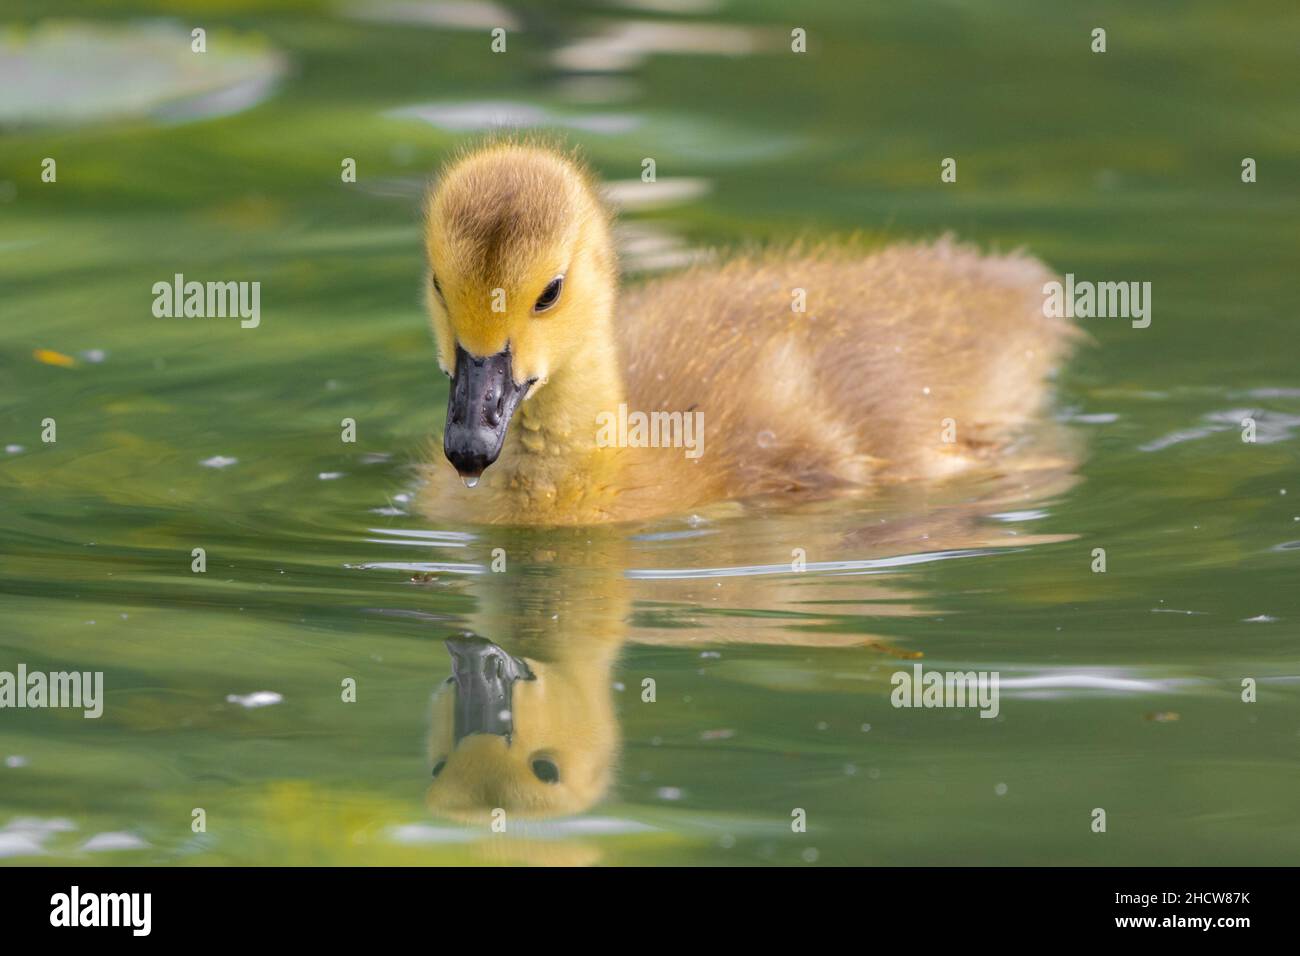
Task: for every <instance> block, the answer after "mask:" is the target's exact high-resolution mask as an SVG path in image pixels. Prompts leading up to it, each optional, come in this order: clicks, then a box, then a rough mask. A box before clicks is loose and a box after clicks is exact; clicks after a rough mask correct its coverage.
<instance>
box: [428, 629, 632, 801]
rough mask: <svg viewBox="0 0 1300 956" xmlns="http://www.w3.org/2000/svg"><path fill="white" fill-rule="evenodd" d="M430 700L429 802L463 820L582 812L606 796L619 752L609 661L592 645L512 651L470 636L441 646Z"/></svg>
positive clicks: (573, 643) (569, 643) (568, 644)
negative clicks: (440, 677)
mask: <svg viewBox="0 0 1300 956" xmlns="http://www.w3.org/2000/svg"><path fill="white" fill-rule="evenodd" d="M447 650H448V652H449V653H450V655H451V667H452V674H451V676H450V677H449V678H448V679H447V680H446V681H445V682H444V683H443V684H442V685H441V686H440V687H439V689H438V691H437V692H436V694H435V695H434V700H433V707H432V720H431V730H430V734H429V759H430V761H431V763H432V767H433V779H432V780H431V782H430V784H429V790H428V795H427V804H428V807H429V809H430V811H432V812H433V813H434V814H435V815H437V816H441V817H446V818H449V819H453V820H458V821H461V822H464V823H484V822H488V821H489V820H490V818H491V814H492V812H493V811H494V810H498V809H500V810H504V811H505V814H506V817H507V818H512V817H519V818H539V817H554V816H568V815H571V814H576V813H581V812H582V811H584V810H587V809H589V808H590V807H591V806H593V805H594V804H595V803H597V802H598V801H599V800H600V799H601V798H602V797H603V796H604V795H605V794H606V792H607V791H608V790H609V787H610V783H611V780H612V777H613V767H614V763H615V760H616V755H617V751H618V722H617V719H616V717H615V715H614V707H613V700H612V697H611V691H610V669H611V667H612V664H613V661H612V655H609V654H604V653H601V651H600V647H599V644H598V642H593V641H584V640H581V639H578V640H573V641H563V642H556V643H555V644H553V645H551V646H549V647H542V646H540V645H539V644H537V643H536V642H534V647H533V650H532V654H534V655H536V656H523V655H522V654H512V653H511V652H510V651H507V650H506V649H504V648H503V647H502V646H500V645H499V644H495V643H493V642H491V641H488V640H485V639H483V638H481V637H478V636H476V635H473V634H465V635H461V636H460V637H456V638H453V639H451V640H448V641H447Z"/></svg>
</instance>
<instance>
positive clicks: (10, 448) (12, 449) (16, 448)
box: [5, 445, 23, 455]
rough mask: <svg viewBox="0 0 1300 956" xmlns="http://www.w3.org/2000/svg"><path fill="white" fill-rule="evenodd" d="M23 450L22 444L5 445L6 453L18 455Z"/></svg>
mask: <svg viewBox="0 0 1300 956" xmlns="http://www.w3.org/2000/svg"><path fill="white" fill-rule="evenodd" d="M22 451H23V446H22V445H5V454H7V455H17V454H20V453H21V452H22Z"/></svg>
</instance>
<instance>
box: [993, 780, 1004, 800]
mask: <svg viewBox="0 0 1300 956" xmlns="http://www.w3.org/2000/svg"><path fill="white" fill-rule="evenodd" d="M993 792H994V793H996V794H997V795H998V796H999V797H1005V796H1006V795H1007V785H1006V784H1005V783H1000V784H998V785H997V786H996V787H994V788H993Z"/></svg>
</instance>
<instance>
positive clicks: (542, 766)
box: [533, 757, 560, 783]
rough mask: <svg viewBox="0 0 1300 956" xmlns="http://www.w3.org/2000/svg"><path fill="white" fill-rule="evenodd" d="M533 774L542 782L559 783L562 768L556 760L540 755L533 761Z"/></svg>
mask: <svg viewBox="0 0 1300 956" xmlns="http://www.w3.org/2000/svg"><path fill="white" fill-rule="evenodd" d="M533 776H535V777H536V778H537V779H538V780H540V781H541V782H542V783H559V782H560V768H559V767H557V766H556V765H555V761H554V760H548V759H547V758H546V757H538V758H537V759H536V760H534V761H533Z"/></svg>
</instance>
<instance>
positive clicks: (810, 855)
mask: <svg viewBox="0 0 1300 956" xmlns="http://www.w3.org/2000/svg"><path fill="white" fill-rule="evenodd" d="M799 855H800V856H801V857H803V861H804V862H805V863H816V862H817V858H818V857H819V856H821V854H820V853H818V852H817V848H816V847H815V846H810V847H808V849H806V850H804V851H803V852H802V853H800V854H799Z"/></svg>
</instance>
